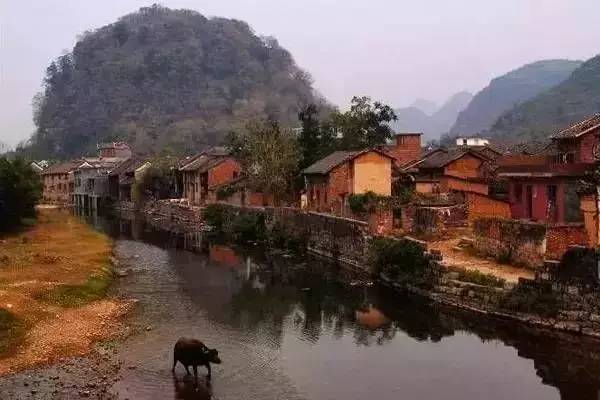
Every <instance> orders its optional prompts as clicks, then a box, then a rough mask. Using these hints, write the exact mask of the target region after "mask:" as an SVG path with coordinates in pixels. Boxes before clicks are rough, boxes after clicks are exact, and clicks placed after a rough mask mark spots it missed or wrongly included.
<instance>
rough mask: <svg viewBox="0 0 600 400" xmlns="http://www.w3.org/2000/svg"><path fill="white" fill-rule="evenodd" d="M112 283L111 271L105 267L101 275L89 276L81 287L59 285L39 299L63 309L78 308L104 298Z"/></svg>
mask: <svg viewBox="0 0 600 400" xmlns="http://www.w3.org/2000/svg"><path fill="white" fill-rule="evenodd" d="M112 281H113V273H112V269H111V268H108V267H105V268H103V269H102V271H101V273H99V274H95V275H92V276H90V277H89V278H88V279H87V281H85V283H83V284H81V285H60V286H57V287H56V288H54V289H52V290H51V291H49V292H46V293H44V294H42V295H41V299H42V300H45V301H47V302H49V303H54V304H58V305H61V306H63V307H80V306H83V305H85V304H88V303H91V302H92V301H95V300H99V299H101V298H103V297H105V296H106V293H107V291H108V288H109V286H110V284H111V282H112Z"/></svg>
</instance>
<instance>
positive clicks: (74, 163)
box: [41, 160, 83, 175]
mask: <svg viewBox="0 0 600 400" xmlns="http://www.w3.org/2000/svg"><path fill="white" fill-rule="evenodd" d="M82 162H83V161H82V160H71V161H67V162H64V163H60V164H54V165H51V166H49V167H48V168H46V169H45V170H44V171H42V172H41V174H42V175H51V174H66V173H69V172H70V171H73V170H74V169H76V168H77V167H78V166H79V165H81V163H82Z"/></svg>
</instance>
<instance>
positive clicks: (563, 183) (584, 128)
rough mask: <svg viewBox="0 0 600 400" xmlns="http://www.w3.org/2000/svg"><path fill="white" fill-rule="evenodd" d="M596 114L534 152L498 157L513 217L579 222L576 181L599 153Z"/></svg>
mask: <svg viewBox="0 0 600 400" xmlns="http://www.w3.org/2000/svg"><path fill="white" fill-rule="evenodd" d="M599 134H600V115H595V116H593V117H591V118H589V119H587V120H585V121H582V122H579V123H577V124H575V125H572V126H570V127H568V128H567V129H564V130H562V131H560V132H557V133H555V134H553V135H552V136H550V138H549V139H550V142H549V143H548V144H547V146H546V147H545V148H544V149H543V150H541V151H539V152H537V153H536V154H511V155H507V156H504V157H502V158H500V159H499V160H498V165H499V168H498V171H497V172H498V176H499V177H501V178H505V179H506V180H507V181H508V195H509V201H510V205H511V214H512V217H513V218H519V219H520V218H523V219H530V220H534V221H539V222H548V223H569V222H581V221H583V215H582V212H581V207H580V199H579V195H578V193H577V187H578V183H579V180H580V179H581V178H582V177H583V176H584V175H585V174H586V172H587V171H590V170H593V169H594V168H595V167H596V165H597V160H598V158H597V157H598V156H600V151H599V149H600V148H599V145H600V140H599V137H598V135H599Z"/></svg>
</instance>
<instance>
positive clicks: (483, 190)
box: [402, 147, 494, 195]
mask: <svg viewBox="0 0 600 400" xmlns="http://www.w3.org/2000/svg"><path fill="white" fill-rule="evenodd" d="M493 166H494V162H493V159H491V158H490V157H488V156H486V155H484V154H483V153H482V152H481V151H477V150H475V149H471V148H468V147H455V148H451V149H445V148H438V149H434V150H431V151H430V152H428V153H426V154H425V155H423V157H422V158H421V159H419V160H417V161H415V162H412V163H410V164H407V165H406V166H405V167H404V168H403V169H402V170H403V171H404V172H405V173H408V174H410V175H411V176H413V178H414V181H415V191H416V192H418V193H434V194H435V193H449V192H452V191H468V192H476V193H480V194H483V195H487V194H488V186H489V185H488V181H489V178H490V177H491V175H492V170H493Z"/></svg>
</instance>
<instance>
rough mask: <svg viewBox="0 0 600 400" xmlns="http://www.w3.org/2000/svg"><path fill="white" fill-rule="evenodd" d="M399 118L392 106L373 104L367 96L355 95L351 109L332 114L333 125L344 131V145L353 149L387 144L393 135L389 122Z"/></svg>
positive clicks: (345, 147) (342, 141) (342, 143)
mask: <svg viewBox="0 0 600 400" xmlns="http://www.w3.org/2000/svg"><path fill="white" fill-rule="evenodd" d="M397 119H398V118H397V117H396V113H395V112H394V110H393V109H392V108H391V107H390V106H388V105H385V104H382V103H380V102H377V101H376V102H375V103H373V104H371V98H369V97H367V96H363V97H356V96H355V97H353V98H352V105H351V106H350V110H349V111H347V112H345V113H340V112H335V113H333V115H332V123H333V125H334V126H335V127H336V128H337V129H338V130H340V131H341V132H342V140H341V145H342V147H343V148H344V149H353V150H354V149H363V148H367V147H373V146H378V145H382V144H385V143H386V142H387V141H388V140H389V139H391V138H392V135H393V130H392V128H391V127H390V126H389V123H390V122H391V121H396V120H397Z"/></svg>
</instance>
